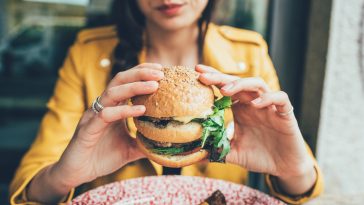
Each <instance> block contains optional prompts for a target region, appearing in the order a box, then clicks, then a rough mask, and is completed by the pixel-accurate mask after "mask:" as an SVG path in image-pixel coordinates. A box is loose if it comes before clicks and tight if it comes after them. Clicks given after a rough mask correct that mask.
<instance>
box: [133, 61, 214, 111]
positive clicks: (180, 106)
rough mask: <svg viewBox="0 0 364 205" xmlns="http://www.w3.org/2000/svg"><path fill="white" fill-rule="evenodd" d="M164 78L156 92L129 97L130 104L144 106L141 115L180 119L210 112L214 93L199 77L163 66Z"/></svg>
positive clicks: (196, 74) (194, 73)
mask: <svg viewBox="0 0 364 205" xmlns="http://www.w3.org/2000/svg"><path fill="white" fill-rule="evenodd" d="M162 71H163V72H164V78H163V79H162V80H161V81H159V88H158V90H157V91H156V92H155V93H153V94H150V95H142V96H136V97H134V98H132V103H133V104H134V105H144V106H145V107H146V112H145V114H144V115H145V116H150V117H155V118H162V117H184V116H200V115H203V113H206V111H208V110H211V108H212V106H213V104H214V92H213V89H212V87H211V86H206V85H204V84H202V83H201V82H200V81H199V80H198V76H199V74H198V73H197V72H196V71H195V70H194V69H192V68H188V67H185V66H171V67H164V68H163V69H162Z"/></svg>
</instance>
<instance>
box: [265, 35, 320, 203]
mask: <svg viewBox="0 0 364 205" xmlns="http://www.w3.org/2000/svg"><path fill="white" fill-rule="evenodd" d="M261 52H262V53H261V56H262V60H261V65H262V66H261V68H260V72H259V73H260V77H261V78H263V80H264V81H265V82H266V83H267V84H268V86H269V87H270V88H271V89H272V90H273V91H278V90H280V86H279V80H278V77H277V74H276V71H275V69H274V66H273V63H272V60H271V58H270V57H269V54H268V49H267V44H266V43H265V42H262V43H261ZM306 147H307V152H308V153H309V155H310V156H311V157H312V158H313V160H314V162H315V167H314V168H315V170H316V173H317V180H316V182H315V184H314V186H313V187H312V189H311V190H310V191H309V192H308V193H305V194H304V195H302V196H289V195H287V194H285V193H283V192H282V191H281V190H280V189H279V187H278V186H277V184H276V183H275V181H274V180H272V177H271V176H270V175H266V176H265V181H266V184H267V186H268V188H269V191H270V193H271V195H273V196H275V197H278V198H279V199H281V200H283V201H285V202H287V203H289V204H302V203H304V202H307V201H308V200H310V199H312V198H314V197H317V196H318V195H320V194H321V193H322V192H323V176H322V173H321V170H320V168H319V166H318V164H317V161H316V159H315V157H314V156H313V154H312V152H311V150H310V148H309V147H308V146H307V145H306Z"/></svg>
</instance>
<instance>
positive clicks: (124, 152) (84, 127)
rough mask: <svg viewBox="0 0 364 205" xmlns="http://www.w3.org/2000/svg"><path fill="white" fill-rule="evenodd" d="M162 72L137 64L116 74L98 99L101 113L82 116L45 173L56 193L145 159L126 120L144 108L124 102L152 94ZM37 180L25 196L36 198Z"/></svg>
mask: <svg viewBox="0 0 364 205" xmlns="http://www.w3.org/2000/svg"><path fill="white" fill-rule="evenodd" d="M161 68H162V66H161V65H159V64H151V63H145V64H140V65H138V66H136V67H134V68H132V69H130V70H127V71H124V72H120V73H118V74H117V75H116V76H115V77H114V78H113V79H112V80H111V81H110V83H109V84H108V86H107V88H106V90H105V91H104V92H103V93H102V95H101V97H100V102H101V104H102V105H103V106H104V109H103V110H102V111H101V112H100V113H98V114H96V113H95V112H94V111H93V110H92V109H91V108H90V109H88V110H87V111H86V112H85V113H84V114H83V116H82V118H81V120H80V122H79V124H78V126H77V128H76V131H75V133H74V136H73V137H72V140H71V141H70V143H69V144H68V146H67V148H66V150H65V151H64V152H63V154H62V156H61V158H60V160H59V161H58V162H57V163H55V164H53V165H52V166H51V167H50V170H48V175H51V176H52V177H49V178H52V180H54V181H55V182H57V184H58V186H60V187H63V190H59V192H65V193H63V194H64V195H65V194H67V193H68V191H69V190H70V189H71V188H74V187H77V186H79V185H81V184H83V183H86V182H90V181H92V180H94V179H96V178H97V177H100V176H104V175H107V174H110V173H112V172H114V171H116V170H118V169H120V168H121V167H122V166H124V165H125V164H127V163H129V162H131V161H135V160H137V159H140V158H143V157H144V156H143V154H142V153H141V152H140V151H139V150H138V149H137V147H136V143H135V141H134V139H133V138H131V136H130V135H129V132H128V130H127V127H126V123H125V119H126V118H128V117H137V116H141V115H143V114H144V112H145V107H144V106H142V105H141V106H140V105H139V106H133V105H128V104H127V102H128V99H130V98H131V97H133V96H136V95H144V94H151V93H153V92H155V91H156V90H157V89H158V81H159V80H161V79H162V78H163V76H164V75H163V72H162V71H161ZM37 178H39V177H35V178H34V179H33V181H32V183H31V185H30V187H29V189H28V196H32V195H34V194H36V193H34V191H36V190H37V189H33V190H32V187H33V186H34V183H36V180H37ZM40 181H42V180H40ZM58 194H61V193H58ZM35 198H37V197H35ZM42 201H44V200H42ZM45 201H49V200H45Z"/></svg>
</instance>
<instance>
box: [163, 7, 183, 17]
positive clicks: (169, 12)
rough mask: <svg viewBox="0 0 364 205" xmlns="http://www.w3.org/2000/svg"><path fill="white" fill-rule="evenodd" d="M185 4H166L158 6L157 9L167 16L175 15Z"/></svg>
mask: <svg viewBox="0 0 364 205" xmlns="http://www.w3.org/2000/svg"><path fill="white" fill-rule="evenodd" d="M183 6H184V4H164V5H162V6H159V7H157V10H158V11H160V12H161V13H163V14H164V15H166V16H175V15H177V14H178V13H179V11H180V10H181V8H182V7H183Z"/></svg>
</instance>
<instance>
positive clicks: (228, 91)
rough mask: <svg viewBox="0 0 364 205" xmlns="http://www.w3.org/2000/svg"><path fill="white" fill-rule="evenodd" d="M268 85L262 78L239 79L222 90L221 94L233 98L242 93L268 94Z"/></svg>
mask: <svg viewBox="0 0 364 205" xmlns="http://www.w3.org/2000/svg"><path fill="white" fill-rule="evenodd" d="M269 90H270V89H269V87H268V85H267V84H266V83H265V82H264V80H262V79H261V78H256V77H253V78H239V79H238V80H235V81H233V82H230V83H228V84H226V85H225V86H223V87H222V88H221V93H222V94H223V95H225V96H233V95H235V94H237V93H240V92H242V91H245V92H257V93H260V94H262V93H266V92H269Z"/></svg>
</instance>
